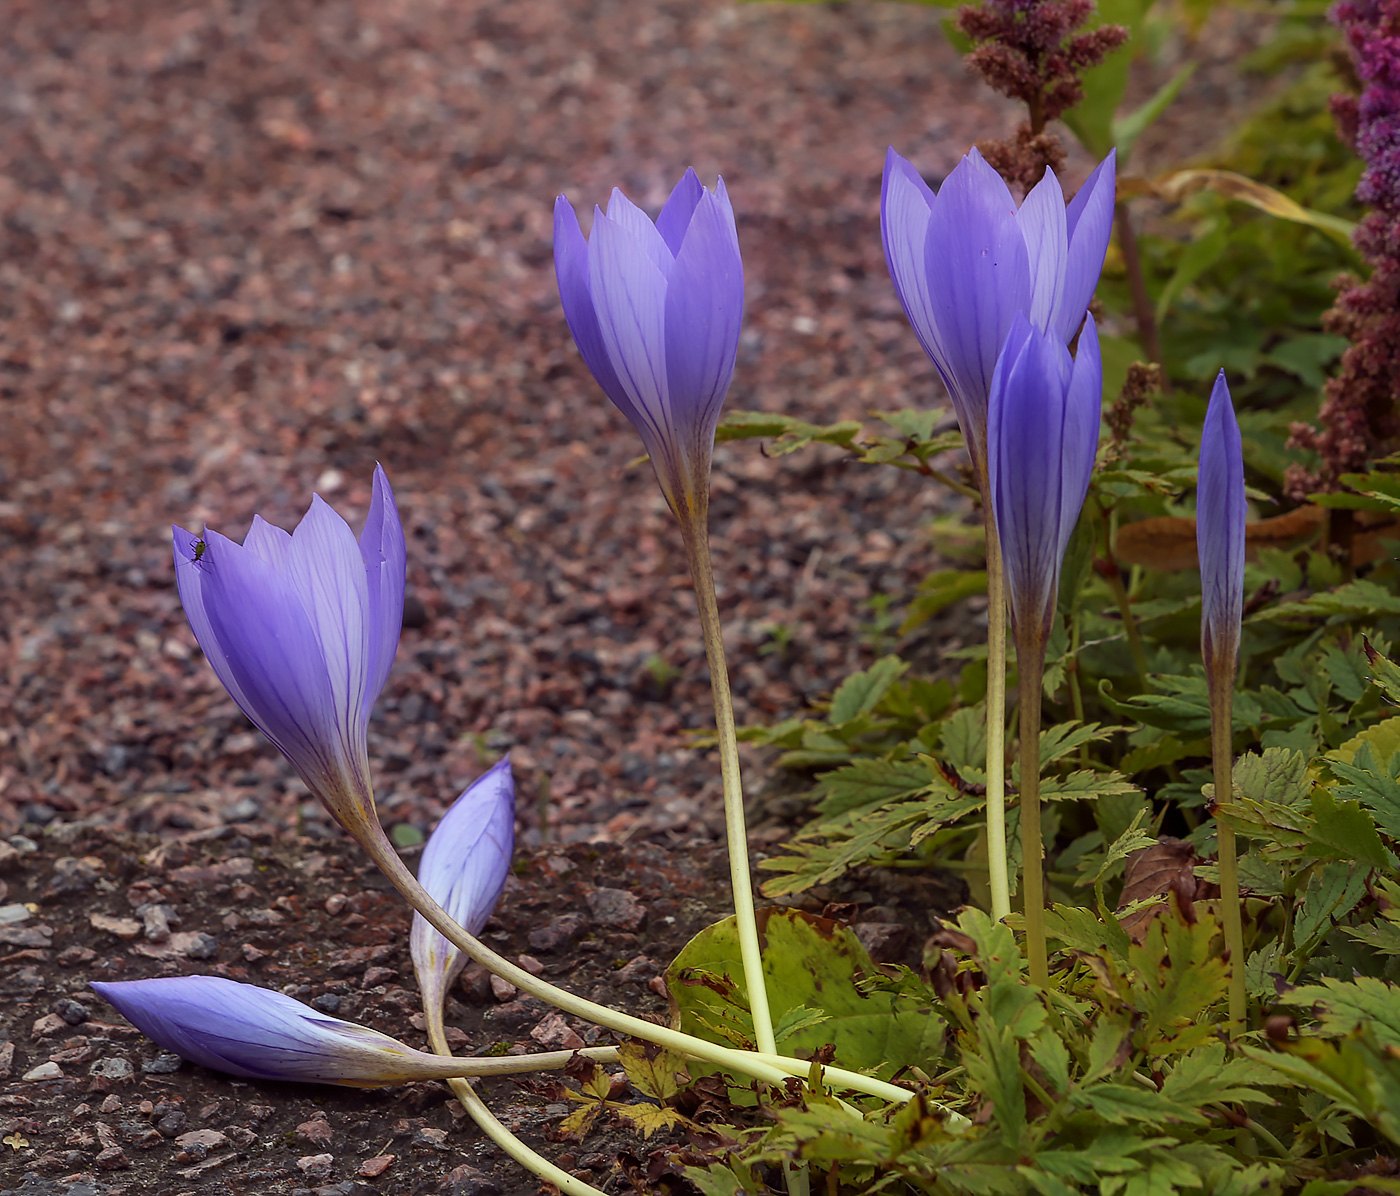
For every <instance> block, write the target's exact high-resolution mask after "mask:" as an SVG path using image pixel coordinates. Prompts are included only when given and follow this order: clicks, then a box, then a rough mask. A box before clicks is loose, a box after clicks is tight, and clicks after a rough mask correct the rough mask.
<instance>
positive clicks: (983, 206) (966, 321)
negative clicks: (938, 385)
mask: <svg viewBox="0 0 1400 1196" xmlns="http://www.w3.org/2000/svg"><path fill="white" fill-rule="evenodd" d="M924 268H925V270H926V271H927V273H928V277H929V298H930V301H931V302H932V305H933V317H934V323H935V324H936V325H937V328H938V334H939V340H940V342H941V344H942V348H943V352H944V354H945V355H946V359H945V361H944V363H943V365H944V369H945V371H946V374H947V377H948V378H949V379H950V380H951V382H952V384H953V386H954V387H955V388H956V389H957V391H958V394H959V399H960V401H961V403H962V407H963V410H965V411H966V413H967V416H968V419H969V422H970V424H971V426H967V425H964V427H963V433H964V435H965V436H967V438H968V442H969V444H977V443H979V442H980V441H981V440H982V439H983V438H984V437H985V436H986V420H987V410H986V404H987V395H988V393H989V391H990V389H991V382H992V374H993V373H994V371H995V370H996V363H997V357H998V355H999V354H1000V352H1001V346H1002V343H1003V342H1004V341H1005V339H1006V334H1007V331H1008V330H1009V329H1010V327H1011V321H1012V319H1013V318H1014V317H1015V316H1016V314H1017V313H1018V312H1026V311H1028V310H1029V308H1030V298H1031V295H1030V260H1029V256H1028V254H1027V252H1026V242H1025V238H1024V237H1023V236H1022V234H1021V228H1020V225H1019V224H1018V223H1017V220H1016V204H1015V202H1014V201H1013V200H1012V198H1011V192H1010V191H1009V190H1008V189H1007V186H1006V183H1005V182H1003V181H1002V178H1001V176H1000V175H999V174H997V172H996V171H995V170H993V169H992V168H991V167H990V166H988V165H987V164H986V162H984V161H983V160H982V157H981V155H980V154H978V153H977V152H976V151H975V150H974V151H972V152H971V153H969V154H968V155H967V157H965V158H964V159H963V160H962V161H961V162H960V163H958V165H957V167H956V168H954V170H953V172H952V174H950V175H949V176H948V178H947V179H946V180H945V181H944V183H943V186H942V187H941V188H940V189H939V192H938V198H937V200H936V201H935V203H934V205H933V214H932V217H931V219H930V220H929V226H928V233H927V236H926V238H925V241H924Z"/></svg>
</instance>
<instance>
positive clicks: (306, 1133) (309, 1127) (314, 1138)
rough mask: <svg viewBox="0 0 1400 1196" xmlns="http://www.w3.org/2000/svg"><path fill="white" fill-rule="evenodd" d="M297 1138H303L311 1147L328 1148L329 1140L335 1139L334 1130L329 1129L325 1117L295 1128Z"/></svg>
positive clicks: (328, 1123) (305, 1122)
mask: <svg viewBox="0 0 1400 1196" xmlns="http://www.w3.org/2000/svg"><path fill="white" fill-rule="evenodd" d="M297 1137H298V1138H304V1139H305V1140H306V1141H308V1142H310V1143H311V1145H312V1146H329V1145H330V1144H331V1139H332V1138H334V1137H335V1130H333V1129H331V1125H330V1122H329V1121H327V1120H326V1118H325V1116H324V1115H320V1116H317V1117H313V1118H312V1119H311V1120H310V1121H303V1122H302V1123H301V1124H300V1125H299V1126H297Z"/></svg>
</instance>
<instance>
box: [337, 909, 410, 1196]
mask: <svg viewBox="0 0 1400 1196" xmlns="http://www.w3.org/2000/svg"><path fill="white" fill-rule="evenodd" d="M349 900H350V898H349V897H347V896H346V895H345V894H344V893H332V894H331V895H330V896H329V897H327V898H326V913H328V914H330V915H331V917H335V915H336V914H338V913H340V911H341V910H343V909H344V908H345V906H346V904H347V903H348V902H349ZM381 1157H383V1158H388V1159H392V1158H393V1157H394V1156H393V1155H383V1156H381ZM385 1165H386V1166H387V1165H388V1164H385ZM375 1174H376V1175H378V1174H379V1173H378V1172H377V1171H376V1172H375Z"/></svg>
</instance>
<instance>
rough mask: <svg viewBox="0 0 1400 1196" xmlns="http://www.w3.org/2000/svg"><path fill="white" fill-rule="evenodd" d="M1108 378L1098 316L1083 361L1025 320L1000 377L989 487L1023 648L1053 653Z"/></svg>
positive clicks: (991, 421)
mask: <svg viewBox="0 0 1400 1196" xmlns="http://www.w3.org/2000/svg"><path fill="white" fill-rule="evenodd" d="M1102 391H1103V372H1102V369H1101V368H1100V363H1099V338H1098V332H1097V330H1096V328H1095V326H1094V318H1093V316H1089V317H1088V318H1087V319H1086V320H1085V322H1084V331H1083V332H1082V333H1081V334H1080V337H1079V352H1078V355H1077V356H1076V357H1073V358H1071V357H1070V353H1069V350H1068V349H1066V348H1065V346H1064V343H1063V342H1062V341H1061V340H1060V338H1059V336H1058V335H1056V334H1055V333H1053V332H1040V331H1037V330H1036V329H1035V328H1034V327H1032V325H1031V323H1030V321H1028V320H1027V319H1026V317H1025V316H1024V315H1020V314H1018V315H1017V316H1016V318H1015V320H1014V321H1013V323H1012V325H1011V331H1010V333H1009V334H1008V336H1007V338H1006V347H1005V349H1004V350H1003V352H1002V354H1001V357H1000V358H998V360H997V365H996V372H995V373H994V374H993V376H992V387H991V402H990V404H989V407H988V416H987V443H988V446H989V452H990V456H989V460H988V467H989V468H988V480H989V483H990V485H989V489H990V491H991V498H992V502H993V504H994V507H995V510H996V524H997V535H998V536H999V537H1000V538H1001V551H1002V560H1003V561H1004V562H1005V568H1006V582H1007V592H1008V594H1009V595H1010V601H1011V623H1012V626H1013V628H1015V629H1016V637H1017V643H1018V644H1028V643H1030V642H1031V640H1032V639H1034V640H1036V641H1037V642H1039V643H1040V644H1041V645H1043V644H1044V642H1045V638H1046V636H1048V635H1049V632H1050V625H1051V621H1052V619H1053V618H1054V614H1055V600H1056V596H1057V594H1058V593H1059V588H1060V566H1061V563H1062V562H1063V560H1064V555H1065V549H1066V547H1067V546H1068V545H1069V538H1070V536H1071V535H1072V534H1073V532H1074V525H1075V523H1076V522H1077V521H1078V519H1079V511H1080V508H1081V507H1082V506H1083V505H1084V496H1085V494H1087V493H1088V490H1089V479H1090V477H1091V475H1092V474H1093V470H1094V454H1095V451H1096V450H1097V448H1098V443H1099V411H1100V396H1101V394H1102Z"/></svg>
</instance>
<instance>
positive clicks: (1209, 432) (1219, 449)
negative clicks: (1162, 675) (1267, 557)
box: [1196, 370, 1247, 683]
mask: <svg viewBox="0 0 1400 1196" xmlns="http://www.w3.org/2000/svg"><path fill="white" fill-rule="evenodd" d="M1246 513H1247V512H1246V501H1245V495H1244V446H1243V444H1242V442H1241V440H1240V426H1239V424H1238V423H1236V422H1235V408H1234V404H1233V403H1232V402H1231V401H1230V387H1229V386H1228V385H1227V384H1226V382H1225V371H1224V370H1221V371H1220V374H1219V376H1218V377H1217V378H1216V379H1215V388H1214V389H1213V390H1212V391H1211V393H1210V405H1209V406H1208V407H1207V408H1206V425H1205V428H1204V429H1203V430H1202V432H1201V465H1200V473H1199V477H1198V481H1197V486H1196V552H1197V554H1198V555H1199V557H1200V562H1201V655H1202V656H1203V657H1204V658H1205V665H1206V675H1207V676H1208V677H1210V678H1212V679H1214V678H1216V676H1217V674H1218V675H1219V676H1220V677H1222V678H1224V679H1225V680H1226V681H1227V682H1228V683H1233V681H1234V676H1235V664H1236V659H1237V657H1238V656H1239V650H1240V620H1241V618H1242V616H1243V612H1244V525H1245V517H1246Z"/></svg>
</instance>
